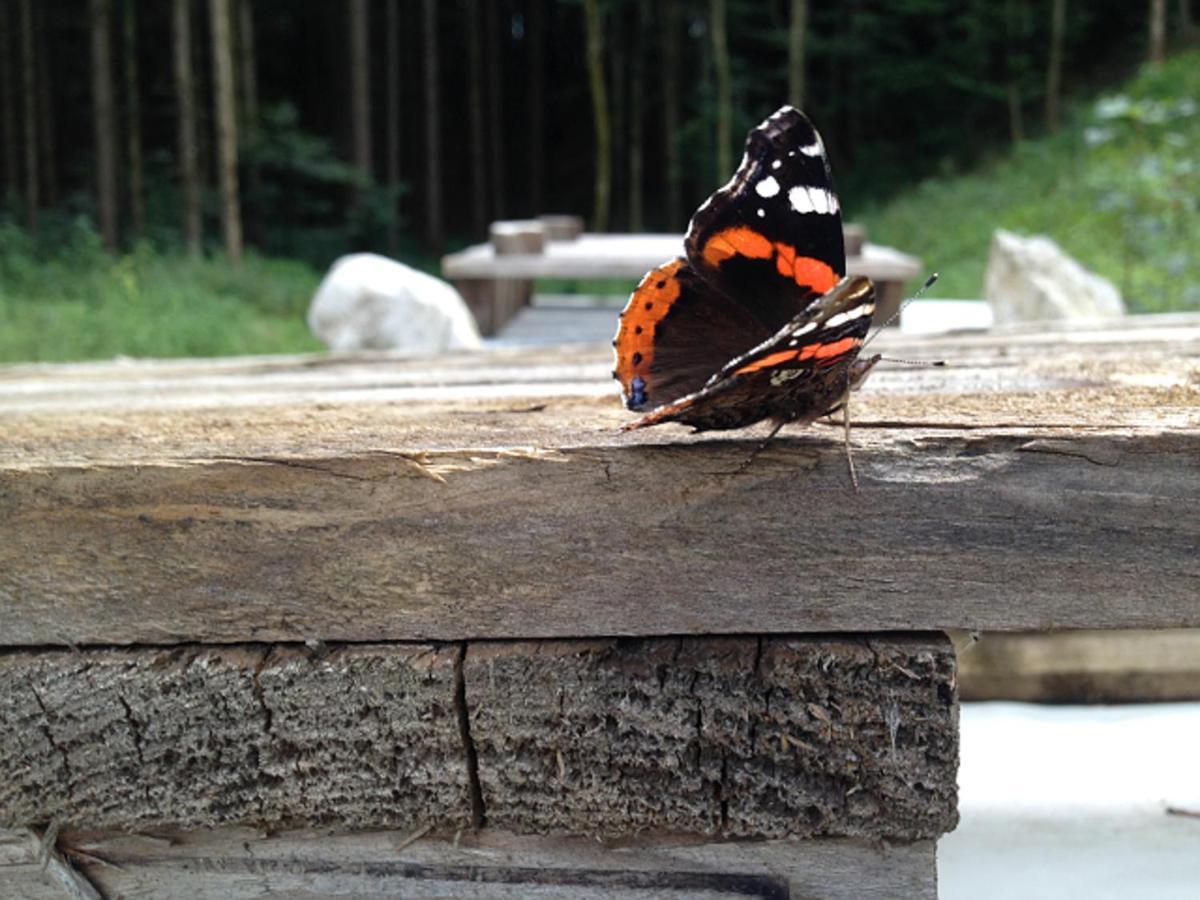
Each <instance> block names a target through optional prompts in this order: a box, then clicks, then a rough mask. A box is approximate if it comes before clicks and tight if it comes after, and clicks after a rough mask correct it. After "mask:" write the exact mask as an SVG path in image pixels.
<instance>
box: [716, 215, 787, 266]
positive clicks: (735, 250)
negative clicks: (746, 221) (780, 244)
mask: <svg viewBox="0 0 1200 900" xmlns="http://www.w3.org/2000/svg"><path fill="white" fill-rule="evenodd" d="M774 253H775V247H774V246H773V245H772V244H771V242H770V241H769V240H767V239H766V238H765V237H763V236H762V235H761V234H759V233H758V232H757V231H755V230H754V229H753V228H747V227H745V226H744V225H739V226H737V227H736V228H726V229H725V230H724V231H718V232H717V233H716V234H714V235H713V236H712V237H710V238H709V239H708V240H707V241H706V242H705V244H704V251H703V254H702V255H703V256H704V261H705V262H706V263H708V264H709V265H710V266H712V267H713V268H714V269H715V268H717V267H718V266H719V265H720V264H721V263H722V262H724V261H725V260H727V259H729V257H731V256H749V257H750V258H751V259H770V258H771V257H772V256H773V255H774Z"/></svg>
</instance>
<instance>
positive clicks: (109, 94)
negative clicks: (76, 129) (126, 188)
mask: <svg viewBox="0 0 1200 900" xmlns="http://www.w3.org/2000/svg"><path fill="white" fill-rule="evenodd" d="M89 10H90V15H89V17H88V18H89V25H90V29H91V34H92V118H93V126H94V128H95V138H96V209H97V212H98V214H99V217H100V236H101V238H102V239H103V241H104V246H105V247H107V248H108V249H109V250H115V249H116V248H117V152H116V151H117V134H116V132H117V117H116V110H115V106H114V102H113V81H112V46H111V44H110V35H111V32H112V0H91V5H90V7H89Z"/></svg>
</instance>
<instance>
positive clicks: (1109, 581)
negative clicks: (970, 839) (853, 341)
mask: <svg viewBox="0 0 1200 900" xmlns="http://www.w3.org/2000/svg"><path fill="white" fill-rule="evenodd" d="M879 344H880V347H881V349H882V350H884V352H888V353H891V354H893V355H896V356H900V357H905V358H941V359H946V360H948V362H949V367H948V368H947V369H944V370H942V369H931V370H920V369H918V370H914V369H911V368H900V367H896V368H886V367H881V370H880V371H878V372H877V373H876V374H875V375H873V377H872V379H871V381H870V382H869V383H868V385H867V386H866V387H865V388H864V390H863V391H862V392H861V394H860V395H856V400H855V404H854V407H853V412H854V419H855V422H856V425H855V430H854V433H853V441H854V446H855V457H856V462H857V467H858V473H859V479H860V481H861V484H862V489H861V491H860V492H858V493H854V492H853V491H852V490H851V489H850V487H849V482H848V477H847V473H846V467H845V458H844V452H843V448H842V445H841V439H840V431H839V430H838V429H835V428H824V427H821V426H814V427H811V428H809V429H807V430H799V431H795V432H794V433H788V432H785V434H784V435H783V436H781V438H780V439H779V440H777V441H776V442H775V443H773V444H772V445H771V446H770V447H769V448H768V449H767V450H766V451H764V452H763V453H762V454H761V455H760V456H759V457H758V458H756V459H755V461H754V463H753V465H751V466H750V467H748V468H746V469H745V470H742V469H741V463H742V462H743V461H744V460H745V459H746V456H747V454H748V453H749V452H750V451H751V449H752V448H753V446H754V444H755V442H756V440H757V437H758V435H757V433H756V432H753V431H751V432H746V433H731V434H718V435H711V434H708V435H690V434H687V433H685V432H684V431H683V430H682V429H678V430H672V429H668V428H663V429H653V430H651V431H649V432H648V433H646V432H639V433H632V434H624V433H620V432H619V431H617V426H618V425H619V424H620V423H621V422H623V421H626V420H627V414H626V413H625V412H624V411H623V410H622V409H621V408H620V405H619V403H618V401H617V399H616V391H615V388H614V386H613V384H612V383H611V382H610V381H609V379H608V369H609V366H610V360H609V351H608V349H607V348H602V347H597V348H596V349H595V350H587V349H583V350H581V349H580V348H572V349H570V350H557V349H553V348H549V349H542V350H537V351H530V350H520V351H495V352H492V353H488V354H474V355H472V354H460V355H454V356H448V357H445V358H442V359H438V360H436V361H433V360H429V359H424V360H404V359H398V358H395V357H391V356H387V355H382V354H377V355H359V356H348V357H324V356H311V357H295V358H262V359H240V360H213V361H186V360H184V361H169V362H154V363H128V362H125V363H98V364H77V365H67V366H16V367H8V368H5V369H2V370H0V645H2V647H3V650H4V652H3V653H2V654H0V828H7V829H8V831H0V887H2V888H3V890H0V893H3V894H6V895H15V896H24V895H29V896H71V897H79V896H100V895H99V894H98V893H95V891H96V890H97V889H99V890H102V891H103V892H104V895H105V896H116V895H118V894H129V895H136V894H139V893H141V894H143V895H145V894H149V895H153V896H167V897H171V896H180V897H182V896H197V895H205V896H222V897H226V896H228V897H241V896H259V895H261V894H262V892H263V890H264V889H269V890H270V891H274V892H275V893H277V894H288V893H289V892H290V893H304V892H309V893H320V892H322V891H325V892H330V891H334V890H338V891H342V892H344V893H355V894H356V895H359V896H386V895H389V894H390V895H397V894H402V895H411V896H427V895H438V896H455V897H495V896H512V897H519V896H523V895H527V894H528V893H529V892H530V891H531V890H532V889H533V888H534V887H536V888H537V889H538V890H539V891H542V892H543V893H544V894H545V895H548V896H562V897H600V896H605V893H606V892H607V891H613V890H617V889H621V890H623V891H624V894H623V896H630V897H635V896H646V897H651V896H653V897H671V896H677V897H697V896H702V897H744V896H765V897H810V896H812V897H864V896H879V897H884V896H887V897H892V896H905V897H932V896H934V895H935V893H936V869H935V850H936V841H937V838H938V836H939V835H940V834H942V833H944V832H946V831H947V830H949V829H952V828H953V827H954V825H955V822H956V810H955V771H956V764H957V693H956V679H957V672H956V666H955V654H954V651H953V648H952V646H951V644H950V642H949V641H948V640H947V639H946V638H945V637H944V636H943V634H942V632H943V630H945V629H989V630H998V631H1020V630H1030V629H1056V628H1062V629H1073V628H1103V629H1107V628H1117V627H1130V628H1166V627H1188V626H1190V627H1195V626H1198V625H1200V554H1198V553H1197V547H1198V546H1200V502H1198V501H1200V381H1198V380H1197V362H1196V361H1197V358H1198V357H1200V319H1198V318H1197V317H1156V318H1152V319H1143V320H1137V321H1122V322H1116V323H1110V324H1109V325H1108V326H1106V327H1097V328H1094V329H1091V330H1086V331H1084V330H1080V329H1078V328H1071V329H1062V330H1054V329H1048V328H1039V329H1035V330H1027V331H1013V332H1010V333H1006V334H1003V335H996V334H992V335H974V336H960V337H942V338H936V339H925V340H921V341H914V340H904V339H902V338H901V337H900V336H899V335H896V334H887V335H884V336H883V337H882V338H881V339H880V341H879ZM1099 788H1100V786H1098V789H1099ZM62 885H67V887H62ZM56 890H57V891H59V893H57V894H56V893H54V891H56ZM89 891H92V892H93V893H88V892H89Z"/></svg>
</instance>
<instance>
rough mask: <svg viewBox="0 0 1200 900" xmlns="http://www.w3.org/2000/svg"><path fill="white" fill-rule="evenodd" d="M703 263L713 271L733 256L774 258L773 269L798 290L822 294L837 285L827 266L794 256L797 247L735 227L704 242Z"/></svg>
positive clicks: (836, 279) (742, 226)
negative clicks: (773, 241)
mask: <svg viewBox="0 0 1200 900" xmlns="http://www.w3.org/2000/svg"><path fill="white" fill-rule="evenodd" d="M701 255H702V256H703V257H704V261H705V262H706V263H708V264H709V265H710V266H712V267H713V268H714V269H717V268H720V266H721V263H723V262H724V261H725V260H727V259H730V258H732V257H734V256H745V257H748V258H749V259H771V258H774V259H775V269H776V271H778V272H779V274H780V275H782V276H783V277H784V278H790V279H791V280H792V281H794V282H795V283H796V284H798V285H800V286H801V287H807V288H811V289H812V290H814V291H816V292H817V293H818V294H824V293H825V292H826V291H828V290H829V289H830V288H832V287H833V286H834V285H835V284H837V283H838V278H839V276H838V273H836V272H835V271H833V269H832V268H831V267H830V266H829V264H828V263H824V262H822V261H821V260H819V259H814V258H812V257H810V256H797V255H796V248H795V247H793V246H791V245H790V244H784V243H782V242H779V241H776V242H775V243H772V242H771V241H770V240H768V239H767V238H766V237H764V236H763V235H761V234H759V233H758V232H757V231H755V230H754V229H753V228H749V227H747V226H745V225H737V226H735V227H733V228H726V229H725V230H724V231H718V232H717V233H716V234H714V235H713V236H712V237H710V238H709V239H708V240H707V241H705V243H704V249H703V251H702V252H701Z"/></svg>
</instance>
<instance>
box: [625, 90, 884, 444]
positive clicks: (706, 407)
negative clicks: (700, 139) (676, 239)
mask: <svg viewBox="0 0 1200 900" xmlns="http://www.w3.org/2000/svg"><path fill="white" fill-rule="evenodd" d="M685 249H686V253H687V257H686V259H675V260H672V261H671V262H669V263H666V264H664V265H662V266H659V267H658V268H657V269H653V270H651V271H650V272H649V273H647V275H646V277H645V278H643V279H642V282H641V284H639V285H638V287H637V289H636V290H635V291H634V293H633V295H632V296H631V297H630V300H629V304H628V305H627V306H626V308H625V311H624V312H623V313H622V314H621V322H620V325H619V327H618V330H617V337H616V339H615V340H614V342H613V344H614V346H615V347H616V351H617V368H616V370H615V371H614V373H613V375H614V377H616V378H617V380H618V381H619V382H620V383H621V387H622V392H623V394H624V397H625V405H626V406H627V407H629V408H630V409H637V410H641V409H647V408H654V407H660V408H659V409H657V410H656V411H655V412H654V413H651V414H650V415H648V416H645V417H643V418H642V419H639V420H638V421H637V422H634V423H632V424H631V425H630V426H629V427H642V426H644V425H651V424H656V423H657V422H660V421H679V422H684V423H686V424H690V425H694V426H695V427H696V428H698V429H707V428H739V427H742V426H744V425H750V424H753V423H754V422H757V421H760V420H761V419H763V418H766V417H768V416H775V417H777V418H783V419H785V420H791V419H793V418H795V417H796V416H794V415H793V414H792V412H790V411H789V409H790V408H789V406H788V404H791V407H795V406H796V404H797V403H798V402H799V401H801V400H803V399H804V398H803V396H802V394H803V391H804V390H805V388H806V386H810V385H811V384H812V378H811V377H809V374H810V373H815V372H819V373H820V376H821V378H825V376H826V375H828V373H829V371H830V370H831V369H832V368H835V367H834V366H833V365H832V363H833V362H834V361H835V357H836V361H837V362H839V363H840V362H841V361H842V358H841V357H838V356H837V353H835V351H834V350H833V349H829V350H827V351H826V355H825V356H823V357H821V358H820V359H814V357H813V356H811V355H810V356H802V355H801V354H800V353H796V354H793V355H789V356H787V357H786V358H785V357H783V356H779V355H778V354H784V353H788V354H791V351H792V350H794V349H796V347H798V346H800V345H799V344H797V345H789V344H788V343H787V342H788V341H789V340H791V339H792V337H796V338H797V340H803V346H802V347H801V348H800V349H801V350H802V351H803V350H807V349H808V348H809V346H810V345H812V346H814V347H815V346H818V343H817V340H818V338H823V337H825V336H827V335H825V334H824V332H822V333H821V334H818V333H817V332H818V330H819V325H820V323H822V322H824V321H825V320H826V319H828V318H829V316H828V315H825V314H824V313H823V312H821V310H819V309H818V310H814V311H812V312H811V313H809V312H807V311H808V310H809V309H810V307H814V305H815V304H819V302H820V300H821V299H822V298H823V296H825V295H827V294H828V293H829V292H831V291H833V290H834V288H835V286H836V285H837V284H838V281H839V279H841V278H842V276H843V275H844V273H845V269H846V257H845V247H844V243H843V237H842V222H841V214H840V207H839V204H838V200H837V195H836V194H835V193H834V190H833V180H832V178H831V177H830V173H829V165H828V161H827V160H826V157H825V147H824V144H823V143H822V141H821V138H820V135H819V134H818V133H817V131H816V129H815V128H813V126H812V124H811V123H810V122H809V121H808V119H807V118H806V117H805V116H804V114H803V113H801V112H799V111H798V110H796V109H793V108H792V107H790V106H785V107H782V108H781V109H780V110H779V111H778V112H776V113H775V114H774V115H772V116H770V117H769V118H768V119H766V120H765V121H764V122H763V123H762V124H761V125H759V126H758V127H757V128H755V129H754V130H752V131H751V132H750V134H749V136H748V137H747V139H746V152H745V155H744V156H743V158H742V162H741V165H740V166H739V167H738V170H737V172H736V173H735V174H734V176H733V178H732V179H731V180H730V181H729V183H728V184H726V185H725V186H724V187H723V188H721V189H720V190H718V191H717V192H716V193H715V194H713V195H712V196H711V197H710V198H709V199H708V200H707V201H705V203H704V204H703V205H701V207H700V208H699V209H698V210H697V211H696V214H695V215H694V216H693V217H692V221H691V224H690V225H689V227H688V234H687V238H686V241H685ZM868 324H869V317H868V318H866V319H863V320H862V321H861V322H856V325H855V328H858V327H861V328H862V329H863V330H864V331H865V328H866V327H867V325H868ZM789 329H793V330H794V331H795V332H796V333H795V334H792V333H791V332H789ZM810 335H811V337H810ZM777 344H778V346H776V345H777ZM821 346H823V345H821ZM829 346H830V347H833V346H834V344H832V343H831V344H830V345H829ZM836 346H837V348H838V352H840V351H841V350H842V349H845V350H846V353H847V354H848V355H847V356H846V357H845V359H844V362H845V364H846V365H848V364H849V362H850V361H851V360H852V359H853V355H854V354H856V353H857V352H858V347H859V346H861V340H859V341H858V343H857V344H855V345H854V346H853V347H852V348H851V347H850V345H849V344H838V345H836ZM809 352H810V353H812V354H815V353H816V350H811V351H809ZM756 353H757V354H759V355H758V356H755V355H754V354H756ZM772 354H776V355H774V356H773V355H772ZM731 361H732V362H731ZM739 363H740V364H741V365H742V369H743V370H742V371H739V370H738V369H737V365H738V364H739ZM843 368H844V367H843ZM784 372H787V373H791V372H800V373H803V374H787V375H785V374H781V373H784ZM781 379H782V380H781ZM835 380H836V379H835ZM843 381H844V378H843ZM831 383H832V382H831ZM785 384H787V389H786V390H781V389H780V388H781V386H783V385H785ZM814 399H815V400H816V405H820V400H819V399H817V398H814ZM672 401H673V402H672ZM664 404H665V405H664ZM804 408H805V409H807V405H805V406H804ZM823 411H824V410H822V412H823Z"/></svg>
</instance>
